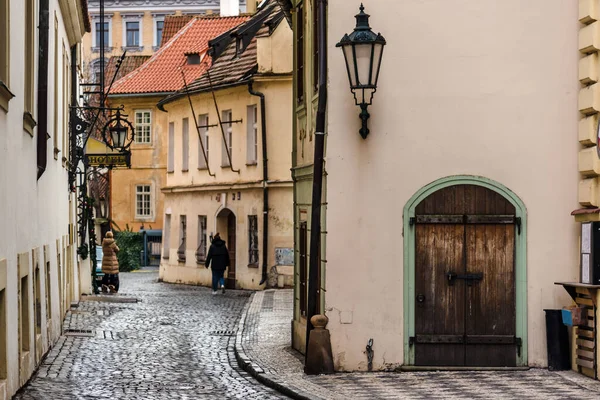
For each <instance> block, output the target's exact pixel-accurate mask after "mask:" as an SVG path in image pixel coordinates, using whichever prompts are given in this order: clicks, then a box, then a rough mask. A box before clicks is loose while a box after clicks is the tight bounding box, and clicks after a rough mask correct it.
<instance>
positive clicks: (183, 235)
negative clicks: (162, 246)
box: [177, 215, 187, 262]
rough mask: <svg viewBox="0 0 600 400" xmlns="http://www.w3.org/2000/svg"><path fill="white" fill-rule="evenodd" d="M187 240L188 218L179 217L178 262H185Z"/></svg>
mask: <svg viewBox="0 0 600 400" xmlns="http://www.w3.org/2000/svg"><path fill="white" fill-rule="evenodd" d="M186 240H187V217H186V216H185V215H180V216H179V248H178V249H177V260H178V261H179V262H185V248H186Z"/></svg>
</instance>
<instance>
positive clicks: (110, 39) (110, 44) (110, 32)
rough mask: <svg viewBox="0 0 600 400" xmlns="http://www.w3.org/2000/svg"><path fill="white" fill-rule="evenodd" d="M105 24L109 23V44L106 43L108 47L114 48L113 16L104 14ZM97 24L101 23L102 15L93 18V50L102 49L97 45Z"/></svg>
mask: <svg viewBox="0 0 600 400" xmlns="http://www.w3.org/2000/svg"><path fill="white" fill-rule="evenodd" d="M104 22H106V23H108V43H104V46H106V47H112V43H113V37H112V15H107V14H104ZM96 23H100V15H94V16H93V17H92V48H98V49H99V48H100V43H96Z"/></svg>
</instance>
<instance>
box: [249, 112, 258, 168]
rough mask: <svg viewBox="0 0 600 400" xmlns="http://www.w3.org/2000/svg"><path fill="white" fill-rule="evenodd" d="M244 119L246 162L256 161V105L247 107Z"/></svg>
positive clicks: (250, 163)
mask: <svg viewBox="0 0 600 400" xmlns="http://www.w3.org/2000/svg"><path fill="white" fill-rule="evenodd" d="M246 111H247V119H246V121H247V122H246V164H247V165H256V164H257V163H258V105H256V104H253V105H249V106H248V107H247V110H246Z"/></svg>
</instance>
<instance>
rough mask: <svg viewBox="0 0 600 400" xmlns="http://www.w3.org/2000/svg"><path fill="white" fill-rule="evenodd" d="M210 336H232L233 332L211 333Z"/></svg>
mask: <svg viewBox="0 0 600 400" xmlns="http://www.w3.org/2000/svg"><path fill="white" fill-rule="evenodd" d="M210 335H211V336H233V335H235V331H211V332H210Z"/></svg>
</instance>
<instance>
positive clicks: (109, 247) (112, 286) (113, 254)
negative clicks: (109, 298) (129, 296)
mask: <svg viewBox="0 0 600 400" xmlns="http://www.w3.org/2000/svg"><path fill="white" fill-rule="evenodd" d="M118 252H119V246H117V243H116V242H115V239H114V238H113V233H112V232H110V231H109V232H106V236H105V237H104V239H103V240H102V253H103V254H104V255H103V256H102V273H103V274H104V276H103V277H102V292H104V293H117V292H118V291H119V259H118V258H117V253H118Z"/></svg>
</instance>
